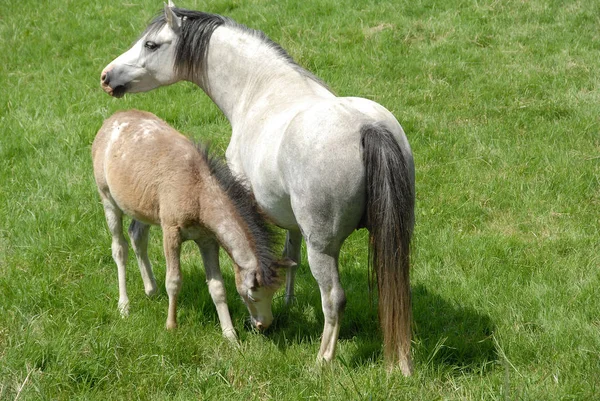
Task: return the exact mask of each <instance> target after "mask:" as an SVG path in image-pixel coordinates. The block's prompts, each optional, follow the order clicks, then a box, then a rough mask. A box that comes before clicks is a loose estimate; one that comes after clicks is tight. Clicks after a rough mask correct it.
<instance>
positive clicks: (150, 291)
mask: <svg viewBox="0 0 600 401" xmlns="http://www.w3.org/2000/svg"><path fill="white" fill-rule="evenodd" d="M144 292H145V293H146V296H148V297H154V296H156V294H158V288H157V287H156V286H155V287H151V288H146V289H144Z"/></svg>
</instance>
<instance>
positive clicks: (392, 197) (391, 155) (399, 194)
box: [361, 124, 415, 375]
mask: <svg viewBox="0 0 600 401" xmlns="http://www.w3.org/2000/svg"><path fill="white" fill-rule="evenodd" d="M361 142H362V146H363V164H364V166H365V169H366V185H367V199H366V200H367V201H366V221H365V223H366V226H367V228H368V229H369V271H370V272H373V270H374V271H375V275H376V277H377V288H378V293H379V322H380V325H381V330H382V332H383V342H384V357H385V360H386V362H387V364H388V366H389V367H393V366H394V365H395V364H396V363H397V364H398V365H399V367H400V369H401V370H402V372H403V373H404V374H405V375H410V374H411V371H412V362H411V358H410V341H411V328H410V323H411V301H410V281H409V267H410V257H409V252H410V237H411V234H412V226H413V224H414V203H415V200H414V199H415V197H414V184H413V174H414V172H413V170H412V169H411V168H410V167H409V165H408V161H407V159H406V157H405V155H404V154H403V153H402V150H401V149H400V145H399V144H398V141H397V140H396V139H395V138H394V135H393V134H392V133H391V132H390V131H389V130H388V129H386V128H384V127H383V126H380V125H373V124H370V125H365V126H363V127H362V128H361Z"/></svg>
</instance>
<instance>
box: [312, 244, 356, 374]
mask: <svg viewBox="0 0 600 401" xmlns="http://www.w3.org/2000/svg"><path fill="white" fill-rule="evenodd" d="M306 247H307V254H308V265H309V266H310V270H311V272H312V274H313V276H314V277H315V279H316V280H317V283H318V284H319V290H320V291H321V306H322V308H323V315H324V317H325V326H324V327H323V337H322V339H321V348H320V349H319V354H318V355H317V360H318V361H327V362H330V361H331V360H333V358H334V357H335V348H336V345H337V341H338V336H339V333H340V325H341V321H342V315H343V313H344V308H345V306H346V295H345V294H344V290H343V288H342V285H341V283H340V278H339V274H338V256H339V249H335V250H331V251H329V252H323V251H321V250H319V249H318V248H316V247H314V246H313V245H311V244H310V243H309V242H308V241H307V244H306Z"/></svg>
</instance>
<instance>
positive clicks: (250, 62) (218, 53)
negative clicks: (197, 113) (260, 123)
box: [197, 26, 333, 127]
mask: <svg viewBox="0 0 600 401" xmlns="http://www.w3.org/2000/svg"><path fill="white" fill-rule="evenodd" d="M206 65H207V71H206V75H205V78H204V80H203V81H202V82H197V83H198V84H199V85H200V86H201V87H202V88H203V89H204V90H205V91H206V93H207V94H208V95H209V96H210V97H211V98H212V100H213V101H214V102H215V103H216V104H217V106H219V108H220V109H221V110H222V111H223V113H224V114H225V116H226V117H227V118H228V119H229V121H230V122H231V124H232V126H234V127H235V126H236V125H237V124H244V120H245V118H247V117H248V116H250V115H256V114H257V113H260V109H261V108H263V109H264V110H272V109H273V108H274V107H277V106H278V105H279V104H282V103H287V102H289V101H290V100H292V99H297V98H302V97H307V96H333V95H332V94H331V92H330V91H329V90H328V89H326V88H325V87H324V86H322V85H321V84H319V83H318V82H316V81H315V80H313V79H311V78H309V77H308V76H307V75H304V74H302V73H301V72H299V71H298V68H296V67H295V66H294V65H293V64H292V63H290V61H288V60H286V59H285V58H283V57H282V56H281V55H280V54H279V53H278V51H277V50H275V49H273V48H272V46H270V45H269V44H268V43H265V41H264V40H263V39H262V38H260V37H257V36H255V35H252V34H251V33H250V32H247V31H244V30H243V29H240V28H237V27H230V26H222V27H219V28H218V29H217V30H215V32H214V33H213V35H212V37H211V41H210V45H209V51H208V59H207V63H206ZM250 109H252V111H253V113H249V111H250Z"/></svg>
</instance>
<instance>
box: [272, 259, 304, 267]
mask: <svg viewBox="0 0 600 401" xmlns="http://www.w3.org/2000/svg"><path fill="white" fill-rule="evenodd" d="M274 265H275V267H277V268H280V269H287V268H289V267H294V266H297V265H298V264H297V263H296V262H294V261H293V260H292V259H290V258H283V259H280V260H276V261H275V263H274Z"/></svg>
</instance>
